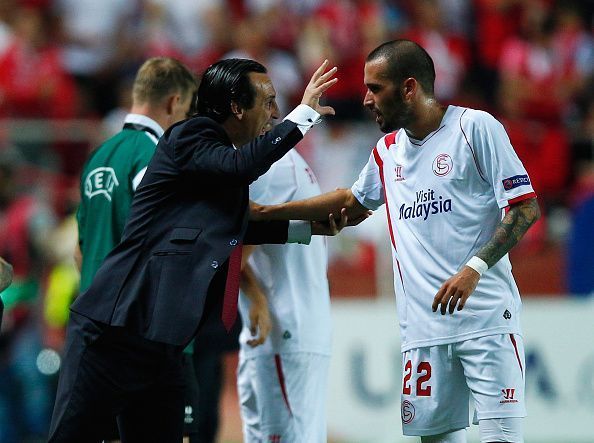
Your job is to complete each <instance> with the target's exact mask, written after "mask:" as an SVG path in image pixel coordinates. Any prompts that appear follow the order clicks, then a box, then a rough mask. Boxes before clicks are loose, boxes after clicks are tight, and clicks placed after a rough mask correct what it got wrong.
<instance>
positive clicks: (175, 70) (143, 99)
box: [132, 57, 198, 103]
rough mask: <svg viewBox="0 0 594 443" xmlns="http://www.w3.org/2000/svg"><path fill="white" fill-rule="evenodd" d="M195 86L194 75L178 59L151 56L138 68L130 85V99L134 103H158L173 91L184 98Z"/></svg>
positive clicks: (196, 84) (193, 90)
mask: <svg viewBox="0 0 594 443" xmlns="http://www.w3.org/2000/svg"><path fill="white" fill-rule="evenodd" d="M197 88H198V81H197V79H196V76H195V75H194V74H193V73H192V72H191V71H190V70H189V69H188V68H187V67H186V66H185V65H184V64H183V63H181V62H180V61H179V60H176V59H174V58H170V57H153V58H149V59H148V60H147V61H145V62H144V63H143V64H142V66H141V67H140V68H139V69H138V73H137V74H136V78H135V79H134V85H133V86H132V99H133V100H134V102H136V103H159V102H160V101H161V100H163V99H164V98H166V97H167V96H168V95H170V94H175V93H180V94H181V95H182V96H183V97H184V99H185V98H186V97H188V95H189V94H194V93H195V91H196V89H197Z"/></svg>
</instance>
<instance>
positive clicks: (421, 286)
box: [352, 106, 535, 352]
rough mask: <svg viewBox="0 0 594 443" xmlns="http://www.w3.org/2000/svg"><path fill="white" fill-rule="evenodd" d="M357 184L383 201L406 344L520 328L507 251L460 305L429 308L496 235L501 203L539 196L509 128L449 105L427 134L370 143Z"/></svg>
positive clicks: (366, 199) (371, 203) (359, 192)
mask: <svg viewBox="0 0 594 443" xmlns="http://www.w3.org/2000/svg"><path fill="white" fill-rule="evenodd" d="M352 192H353V194H354V195H355V197H356V198H357V200H359V202H360V203H361V204H363V205H364V206H365V207H367V208H369V209H377V208H378V207H379V206H381V205H382V204H383V203H387V207H386V209H387V211H386V212H387V215H388V228H389V232H390V238H391V241H392V255H393V261H394V263H393V265H394V287H395V292H396V302H397V308H398V317H399V321H400V328H401V335H402V351H403V352H404V351H407V350H409V349H413V348H418V347H424V346H433V345H439V344H445V343H454V342H459V341H462V340H467V339H469V338H474V337H480V336H484V335H490V334H499V333H512V334H521V332H520V321H519V319H520V311H521V300H520V295H519V292H518V288H517V286H516V283H515V281H514V278H513V276H512V273H511V263H510V261H509V258H508V256H507V255H505V256H504V257H503V258H502V259H501V260H499V261H498V262H497V263H496V264H495V265H494V266H493V267H491V268H490V269H489V270H488V271H486V272H485V273H484V274H483V276H482V277H481V279H480V281H479V283H478V286H477V288H476V290H475V292H474V293H473V294H472V295H471V296H470V298H469V299H468V301H467V303H466V306H465V307H464V309H463V310H462V311H456V312H454V314H453V315H450V314H449V313H447V314H446V315H441V313H440V312H439V310H438V311H437V312H432V310H431V305H432V303H433V298H434V297H435V294H436V293H437V291H438V290H439V288H440V287H441V285H442V284H443V283H444V282H445V281H446V280H447V279H448V278H450V277H451V276H452V275H454V274H455V273H457V272H458V271H459V270H460V269H461V268H462V267H463V266H464V264H465V263H466V262H467V261H468V260H469V259H470V258H471V257H472V256H473V255H475V253H476V252H477V251H478V250H479V249H480V248H481V247H482V246H484V245H485V243H487V241H488V240H489V239H490V238H491V237H492V236H493V233H494V231H495V228H496V226H497V224H498V223H499V222H500V221H501V219H502V217H503V214H504V212H503V211H504V208H505V207H506V206H509V205H510V204H511V203H514V202H517V201H520V200H522V199H526V198H530V197H534V196H535V194H534V190H533V189H532V185H531V184H530V178H529V177H528V174H527V173H526V170H525V169H524V166H523V165H522V163H521V161H520V160H519V159H518V157H517V155H516V153H515V152H514V150H513V148H512V146H511V143H510V141H509V138H508V136H507V134H506V132H505V130H504V128H503V126H502V125H501V124H500V123H499V122H498V121H497V120H495V118H493V117H492V116H491V115H490V114H488V113H486V112H483V111H477V110H473V109H468V108H462V107H457V106H449V107H448V109H447V111H446V113H445V115H444V117H443V120H442V122H441V126H440V127H439V128H438V129H437V130H436V131H434V132H432V133H430V134H429V135H428V136H427V137H425V139H424V140H415V139H412V138H410V137H409V136H408V135H407V133H406V131H404V130H400V131H397V132H394V133H391V134H388V135H386V136H385V137H383V138H382V139H380V140H379V142H378V144H377V146H376V147H375V148H374V149H373V152H372V154H371V156H370V159H369V162H368V163H367V165H366V166H365V168H364V169H363V171H361V174H360V176H359V179H358V180H357V182H356V183H355V184H354V185H353V187H352Z"/></svg>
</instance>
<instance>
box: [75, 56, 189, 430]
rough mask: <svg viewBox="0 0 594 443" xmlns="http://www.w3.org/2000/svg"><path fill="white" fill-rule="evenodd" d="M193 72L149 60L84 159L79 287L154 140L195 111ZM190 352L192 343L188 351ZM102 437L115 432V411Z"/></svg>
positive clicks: (123, 214)
mask: <svg viewBox="0 0 594 443" xmlns="http://www.w3.org/2000/svg"><path fill="white" fill-rule="evenodd" d="M197 88H198V85H197V81H196V78H195V76H194V75H193V74H192V73H191V72H190V70H189V69H188V68H187V67H186V66H184V65H183V64H181V62H179V61H177V60H175V59H172V58H166V57H155V58H151V59H149V60H147V61H146V62H145V63H144V64H143V65H142V66H141V67H140V69H139V70H138V73H137V75H136V78H135V80H134V84H133V86H132V91H131V92H132V106H131V108H130V112H129V113H128V115H126V117H125V119H124V124H123V128H122V129H121V131H120V132H119V133H118V134H116V135H114V136H113V137H111V138H110V139H108V140H106V141H105V142H104V143H103V144H102V145H101V146H100V147H99V148H97V149H96V150H95V151H94V152H93V153H92V154H91V156H90V158H89V159H88V160H87V162H86V164H85V166H84V169H83V172H82V174H81V181H80V198H81V203H80V206H79V209H78V212H77V220H78V244H79V246H80V254H81V282H80V291H81V292H83V291H85V290H86V289H87V288H88V287H89V285H90V284H91V281H92V280H93V277H94V276H95V273H96V272H97V270H98V269H99V266H100V265H101V263H102V262H103V260H104V259H105V257H106V256H107V254H108V253H109V252H110V251H111V250H112V249H113V248H114V247H115V246H116V245H117V244H118V243H119V242H120V240H121V237H122V232H123V231H124V226H125V224H126V221H127V219H128V213H129V212H130V205H131V203H132V198H133V196H134V193H135V191H136V188H137V187H138V185H139V184H140V182H141V181H142V178H143V176H144V173H145V171H146V169H147V166H148V164H149V162H150V160H151V158H152V157H153V154H154V152H155V148H156V145H157V142H158V141H159V139H160V138H161V136H162V135H163V133H164V131H165V130H166V129H167V128H169V127H170V126H171V125H173V124H175V123H177V122H179V121H181V120H184V119H185V118H187V117H188V116H189V115H190V114H192V113H193V112H194V108H193V106H192V105H193V101H194V99H195V92H196V90H197ZM188 352H190V353H191V348H190V349H189V351H188ZM184 365H185V366H184V370H185V373H186V383H187V386H188V388H187V396H186V398H187V401H186V404H185V405H184V410H186V409H187V408H189V411H190V412H189V413H188V412H186V420H188V423H187V426H186V429H185V430H184V435H186V436H189V434H190V433H192V432H195V431H196V423H197V419H198V417H197V416H196V413H197V412H198V409H199V408H198V407H197V388H196V377H195V376H194V369H193V368H194V367H193V364H192V359H191V356H190V355H188V354H186V355H185V360H184ZM104 437H106V438H109V439H112V440H116V439H117V438H118V437H119V434H118V430H117V425H116V423H115V417H114V422H113V426H112V427H111V429H109V430H106V431H105V434H104Z"/></svg>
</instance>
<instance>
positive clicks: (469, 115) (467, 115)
mask: <svg viewBox="0 0 594 443" xmlns="http://www.w3.org/2000/svg"><path fill="white" fill-rule="evenodd" d="M454 112H455V113H456V114H457V115H458V119H459V120H460V124H461V125H462V126H475V127H489V126H492V125H494V124H499V121H498V120H497V119H496V118H495V117H494V116H493V115H492V114H490V113H489V112H487V111H483V110H481V109H473V108H466V107H462V106H454Z"/></svg>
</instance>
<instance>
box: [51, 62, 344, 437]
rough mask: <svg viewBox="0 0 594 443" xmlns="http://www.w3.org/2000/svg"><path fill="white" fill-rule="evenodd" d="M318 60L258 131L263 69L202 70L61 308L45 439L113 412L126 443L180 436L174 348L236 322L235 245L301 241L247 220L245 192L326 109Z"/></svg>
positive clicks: (331, 229)
mask: <svg viewBox="0 0 594 443" xmlns="http://www.w3.org/2000/svg"><path fill="white" fill-rule="evenodd" d="M327 65H328V63H327V62H324V64H323V65H322V66H321V67H320V68H319V69H318V70H317V71H316V73H314V75H313V76H312V79H311V81H310V83H309V84H308V86H307V88H306V90H305V94H304V96H303V100H302V104H301V105H299V106H298V107H297V108H296V109H295V110H294V111H292V112H291V113H290V114H289V115H288V116H287V117H286V118H285V120H284V121H283V122H282V123H280V124H278V125H277V126H276V127H274V128H273V129H272V130H271V131H270V132H266V131H265V130H266V129H267V127H268V125H270V123H271V121H272V119H276V118H278V108H277V106H276V102H275V91H274V87H273V86H272V83H271V81H270V79H269V77H268V75H267V74H266V69H265V68H264V67H263V66H262V65H260V64H259V63H257V62H254V61H251V60H242V59H230V60H223V61H220V62H218V63H216V64H214V65H212V66H211V67H209V68H208V69H207V71H206V72H205V73H204V76H203V79H202V82H201V85H200V87H199V90H198V109H199V112H198V115H197V116H196V117H193V118H190V119H188V120H185V121H183V122H181V123H179V124H177V125H174V126H172V127H171V128H169V129H168V130H167V131H166V133H165V134H164V135H163V137H162V138H161V140H160V141H159V144H158V146H157V148H156V151H155V155H154V157H153V159H152V160H151V162H150V164H149V166H148V169H147V171H146V174H145V176H144V178H143V180H142V182H141V183H140V185H139V187H138V188H137V191H136V194H135V196H134V200H133V203H132V208H131V213H130V217H129V219H128V222H127V224H126V227H125V229H124V234H123V237H122V241H121V243H120V244H119V245H118V246H116V247H115V249H114V250H113V251H112V252H111V253H110V254H109V255H108V256H107V258H106V259H105V261H104V263H103V265H102V266H101V267H100V269H99V270H98V272H97V274H96V276H95V278H94V280H93V282H92V284H91V286H90V287H89V288H88V289H87V290H86V291H85V292H83V293H82V294H81V295H80V296H79V297H78V299H77V300H76V301H75V302H74V304H73V305H72V307H71V319H70V322H69V325H68V333H67V342H66V348H65V357H64V362H63V367H62V371H61V374H60V381H59V385H58V393H57V399H56V405H55V408H54V414H53V417H52V424H51V429H50V437H49V441H50V442H72V443H74V442H76V443H81V442H87V441H92V442H98V441H100V435H99V431H100V430H101V429H102V427H103V422H104V420H109V418H110V417H112V416H113V415H114V414H116V415H118V426H119V429H120V436H121V439H122V442H124V443H129V442H148V441H151V442H179V441H181V439H182V426H183V418H184V417H183V407H182V406H183V399H184V383H183V375H182V364H181V362H182V349H183V347H184V346H185V345H187V344H188V342H189V341H190V340H191V339H192V337H194V336H195V335H196V333H197V331H198V329H199V327H200V324H201V319H202V318H203V317H204V316H205V314H208V315H212V313H213V312H215V313H216V314H217V315H218V313H219V312H220V313H221V314H220V316H221V318H222V321H223V322H224V323H225V324H229V325H230V324H232V323H233V321H234V320H235V314H236V310H235V308H236V302H237V285H238V277H239V274H238V273H239V266H238V265H240V263H241V245H242V243H246V244H258V243H264V242H267V243H284V242H286V241H287V240H291V238H290V237H292V236H294V235H295V236H296V238H294V239H293V240H297V241H299V238H300V236H301V237H305V238H308V236H309V235H311V232H305V233H301V234H300V232H299V231H300V230H304V231H307V229H310V225H309V224H306V223H305V222H300V223H299V224H296V225H295V227H294V229H289V228H288V225H289V224H288V223H287V222H267V223H262V222H260V223H249V222H248V216H249V209H248V185H249V184H250V183H251V182H252V181H253V180H255V179H256V178H258V177H259V176H260V175H262V174H264V173H265V172H266V171H267V170H268V168H269V167H270V166H271V165H272V163H274V162H275V161H276V160H278V159H280V158H281V157H283V155H284V154H285V153H286V152H288V151H289V150H290V149H291V148H292V147H293V146H295V144H297V143H298V142H299V141H300V140H301V139H302V138H303V135H304V134H305V132H306V131H307V130H308V129H309V128H310V127H311V126H312V125H313V124H314V123H315V122H316V121H317V120H318V118H319V117H320V116H321V115H327V114H333V113H334V110H333V109H332V108H330V107H324V106H320V104H319V98H320V96H321V94H322V93H323V92H324V91H325V90H326V89H328V88H329V87H330V86H332V85H333V84H334V83H335V81H336V79H332V76H333V75H334V73H335V68H333V69H331V70H328V71H326V68H327ZM345 222H346V220H345V219H344V218H341V223H340V225H339V227H338V228H337V227H336V225H335V224H334V223H333V219H332V218H331V220H330V223H329V226H328V227H324V226H323V225H321V224H319V223H318V224H316V223H314V224H312V225H311V226H312V228H313V229H316V230H318V232H316V233H325V232H326V233H336V232H337V230H339V229H340V228H341V227H342V226H344V224H345ZM149 399H150V401H149ZM156 399H158V400H160V401H158V400H157V401H156ZM155 404H157V405H158V406H155Z"/></svg>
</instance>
